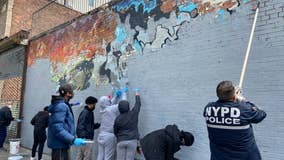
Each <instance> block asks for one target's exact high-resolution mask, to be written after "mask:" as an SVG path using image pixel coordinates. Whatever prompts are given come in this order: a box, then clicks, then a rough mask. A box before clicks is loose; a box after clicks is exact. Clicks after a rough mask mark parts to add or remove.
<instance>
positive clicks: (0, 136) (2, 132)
mask: <svg viewBox="0 0 284 160" xmlns="http://www.w3.org/2000/svg"><path fill="white" fill-rule="evenodd" d="M6 136H7V126H2V125H1V126H0V148H2V147H3V144H4V142H5V139H6Z"/></svg>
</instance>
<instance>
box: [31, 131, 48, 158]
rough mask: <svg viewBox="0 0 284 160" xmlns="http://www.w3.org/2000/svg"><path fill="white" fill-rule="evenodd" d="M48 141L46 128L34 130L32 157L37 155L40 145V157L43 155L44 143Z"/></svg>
mask: <svg viewBox="0 0 284 160" xmlns="http://www.w3.org/2000/svg"><path fill="white" fill-rule="evenodd" d="M45 141H46V132H45V129H35V130H34V144H33V148H32V157H35V154H36V149H37V147H38V146H39V147H38V159H39V160H40V159H41V157H42V152H43V147H44V143H45Z"/></svg>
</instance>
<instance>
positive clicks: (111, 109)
mask: <svg viewBox="0 0 284 160" xmlns="http://www.w3.org/2000/svg"><path fill="white" fill-rule="evenodd" d="M124 94H126V93H124ZM120 96H121V91H117V92H116V96H115V97H114V98H113V99H112V100H110V97H108V96H102V97H101V98H100V100H99V106H100V115H101V127H100V132H99V135H98V150H99V152H98V157H97V160H111V159H113V157H114V151H115V145H116V138H115V135H114V133H113V125H114V121H115V118H116V117H117V116H118V115H119V111H118V104H117V102H118V99H119V98H120Z"/></svg>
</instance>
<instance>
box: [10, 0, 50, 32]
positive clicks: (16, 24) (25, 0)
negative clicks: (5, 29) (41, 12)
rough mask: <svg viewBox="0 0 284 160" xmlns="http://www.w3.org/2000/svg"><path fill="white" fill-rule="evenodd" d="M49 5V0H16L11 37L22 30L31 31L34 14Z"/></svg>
mask: <svg viewBox="0 0 284 160" xmlns="http://www.w3.org/2000/svg"><path fill="white" fill-rule="evenodd" d="M48 3H49V2H48V1H47V0H14V5H13V12H12V26H11V31H10V35H13V34H15V33H17V32H19V31H20V30H26V31H30V29H31V27H32V14H33V13H34V12H35V11H36V10H38V9H40V8H42V7H43V6H45V5H46V4H48Z"/></svg>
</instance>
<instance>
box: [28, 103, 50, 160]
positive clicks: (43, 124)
mask: <svg viewBox="0 0 284 160" xmlns="http://www.w3.org/2000/svg"><path fill="white" fill-rule="evenodd" d="M48 119H49V115H48V107H45V108H44V110H43V111H39V112H38V113H37V114H36V115H35V116H34V117H33V118H32V120H31V124H32V125H33V126H34V143H33V147H32V158H31V159H32V160H33V159H35V153H36V150H37V147H38V146H39V148H38V159H39V160H40V159H41V158H42V153H43V148H44V143H45V141H46V138H47V137H46V128H47V126H48Z"/></svg>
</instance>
